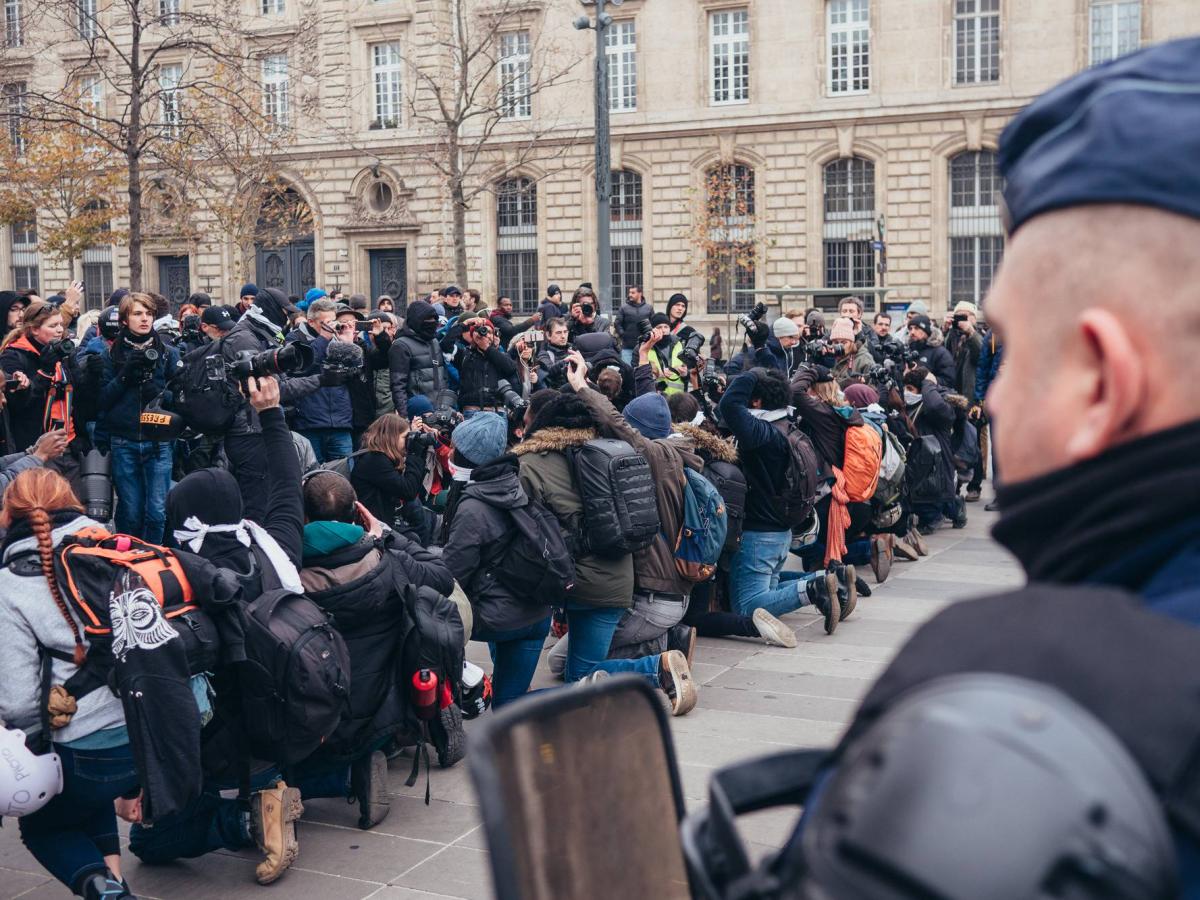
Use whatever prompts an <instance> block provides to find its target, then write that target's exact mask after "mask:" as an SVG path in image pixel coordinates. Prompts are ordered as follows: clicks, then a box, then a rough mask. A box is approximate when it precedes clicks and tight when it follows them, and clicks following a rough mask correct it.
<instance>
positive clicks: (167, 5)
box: [158, 0, 183, 25]
mask: <svg viewBox="0 0 1200 900" xmlns="http://www.w3.org/2000/svg"><path fill="white" fill-rule="evenodd" d="M182 2H183V0H158V21H159V22H160V23H161V24H163V25H178V24H179V13H180V6H181V4H182Z"/></svg>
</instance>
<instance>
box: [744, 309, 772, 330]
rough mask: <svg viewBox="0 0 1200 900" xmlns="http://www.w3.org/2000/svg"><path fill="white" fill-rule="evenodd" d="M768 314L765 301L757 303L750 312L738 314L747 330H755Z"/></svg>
mask: <svg viewBox="0 0 1200 900" xmlns="http://www.w3.org/2000/svg"><path fill="white" fill-rule="evenodd" d="M766 314H767V307H766V304H764V303H755V304H754V308H753V309H752V310H750V312H748V313H743V314H742V315H740V316H738V322H739V323H740V324H741V326H742V327H743V328H745V329H746V330H747V331H753V330H754V327H755V326H756V325H757V324H758V323H759V321H760V320H761V319H762V318H763V317H764V316H765V315H766Z"/></svg>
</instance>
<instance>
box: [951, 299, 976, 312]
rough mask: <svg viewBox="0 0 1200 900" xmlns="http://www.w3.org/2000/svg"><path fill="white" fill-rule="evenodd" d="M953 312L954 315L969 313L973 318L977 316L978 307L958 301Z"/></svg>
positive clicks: (966, 301)
mask: <svg viewBox="0 0 1200 900" xmlns="http://www.w3.org/2000/svg"><path fill="white" fill-rule="evenodd" d="M954 311H955V312H956V313H970V314H971V315H973V316H978V315H979V307H978V306H976V305H975V304H974V303H972V302H971V301H970V300H959V301H958V302H957V303H955V304H954Z"/></svg>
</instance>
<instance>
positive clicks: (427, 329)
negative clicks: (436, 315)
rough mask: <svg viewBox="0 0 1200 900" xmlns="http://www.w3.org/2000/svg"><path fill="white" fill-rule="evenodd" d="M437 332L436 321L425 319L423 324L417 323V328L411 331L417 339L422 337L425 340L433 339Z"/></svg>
mask: <svg viewBox="0 0 1200 900" xmlns="http://www.w3.org/2000/svg"><path fill="white" fill-rule="evenodd" d="M437 330H438V323H437V319H426V320H425V321H424V322H420V323H418V325H417V327H416V328H414V329H413V331H415V332H416V333H417V335H418V336H419V337H423V338H424V339H425V340H429V339H431V338H432V337H434V336H435V335H436V334H437Z"/></svg>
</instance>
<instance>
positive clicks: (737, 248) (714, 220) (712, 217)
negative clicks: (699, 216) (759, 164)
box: [704, 163, 755, 312]
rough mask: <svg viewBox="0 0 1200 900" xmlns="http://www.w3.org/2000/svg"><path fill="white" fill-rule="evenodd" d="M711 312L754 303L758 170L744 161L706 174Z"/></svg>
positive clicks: (747, 306)
mask: <svg viewBox="0 0 1200 900" xmlns="http://www.w3.org/2000/svg"><path fill="white" fill-rule="evenodd" d="M705 191H706V199H705V211H706V216H707V221H706V222H705V223H704V225H705V231H706V233H707V244H708V252H707V260H706V265H707V270H708V311H709V312H730V311H734V312H742V311H745V310H749V309H750V308H751V307H752V306H754V262H755V260H754V248H755V236H754V170H753V169H752V168H750V166H747V165H743V164H741V163H731V164H728V165H721V166H715V167H713V168H711V169H709V170H708V172H706V173H705Z"/></svg>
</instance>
